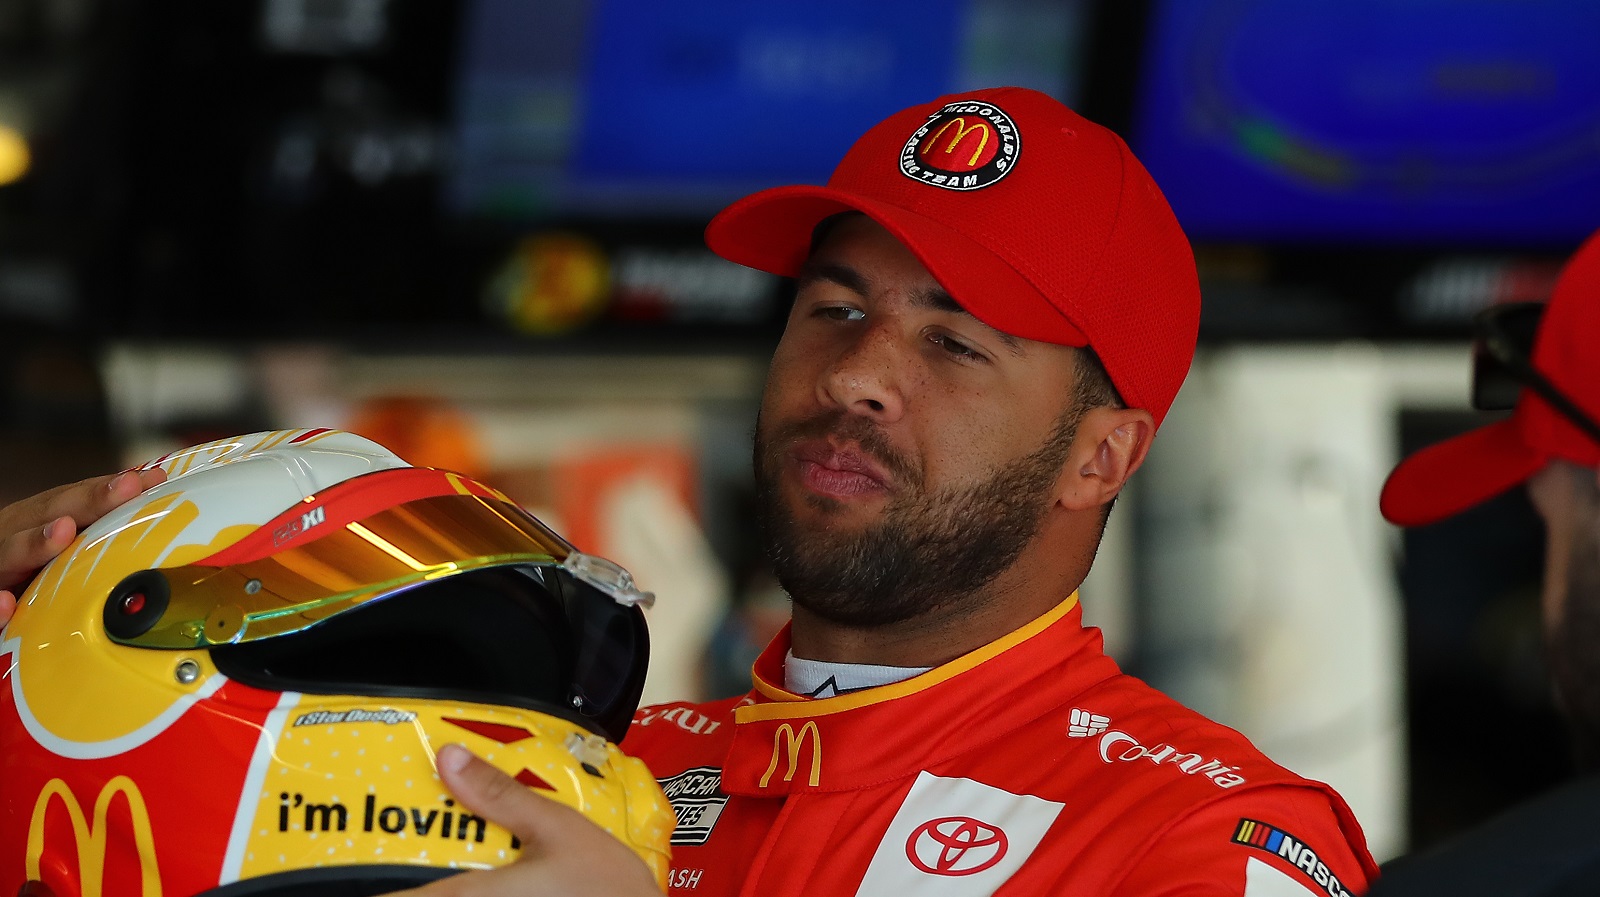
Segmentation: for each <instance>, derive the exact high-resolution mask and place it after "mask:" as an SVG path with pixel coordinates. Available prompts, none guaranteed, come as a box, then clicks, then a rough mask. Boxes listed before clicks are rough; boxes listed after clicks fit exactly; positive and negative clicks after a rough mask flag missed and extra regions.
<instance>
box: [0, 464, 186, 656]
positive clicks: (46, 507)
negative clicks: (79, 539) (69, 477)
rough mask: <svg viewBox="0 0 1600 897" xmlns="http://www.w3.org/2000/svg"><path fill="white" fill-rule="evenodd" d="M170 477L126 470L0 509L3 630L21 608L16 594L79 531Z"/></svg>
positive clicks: (151, 471) (158, 471)
mask: <svg viewBox="0 0 1600 897" xmlns="http://www.w3.org/2000/svg"><path fill="white" fill-rule="evenodd" d="M166 478H167V472H166V471H164V470H162V469H161V468H159V467H155V468H149V469H145V470H130V471H123V472H122V473H117V474H107V475H105V476H98V477H90V478H88V479H84V480H80V481H78V482H76V483H70V484H68V485H65V486H57V487H56V488H54V489H51V490H49V491H47V492H41V493H39V494H38V495H35V496H32V497H30V498H25V499H23V500H21V501H18V502H14V503H12V504H9V505H6V506H5V507H3V508H0V626H3V625H5V623H6V621H7V620H10V619H11V613H12V610H13V609H14V608H15V607H16V594H15V592H14V591H13V590H15V589H19V588H20V587H22V586H23V585H25V584H26V583H27V581H28V580H29V578H31V577H32V576H33V574H35V573H37V572H38V571H39V568H40V567H43V566H44V565H45V564H48V563H49V562H50V560H51V558H54V557H55V556H56V555H58V554H60V553H61V552H62V551H63V550H64V549H65V548H66V547H67V546H68V545H70V544H71V543H72V538H73V537H74V536H76V535H77V534H78V531H79V530H81V529H82V528H83V527H85V526H88V525H89V524H90V523H93V522H94V521H96V520H98V519H100V518H101V517H102V516H104V515H105V514H106V513H108V512H110V511H111V510H112V509H114V508H116V507H117V506H118V505H121V504H122V503H123V502H125V501H128V500H129V499H131V498H133V497H134V496H135V495H138V494H139V493H140V492H142V491H144V490H145V489H149V488H151V487H153V486H157V485H160V484H161V483H162V482H163V481H164V480H165V479H166Z"/></svg>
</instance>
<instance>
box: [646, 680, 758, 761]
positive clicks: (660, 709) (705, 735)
mask: <svg viewBox="0 0 1600 897" xmlns="http://www.w3.org/2000/svg"><path fill="white" fill-rule="evenodd" d="M749 702H750V699H749V698H747V697H744V696H738V697H731V698H720V699H718V700H714V701H669V702H666V703H661V704H649V705H646V706H644V707H640V708H639V710H638V712H636V713H634V715H633V724H632V725H631V726H629V728H628V735H627V737H626V738H625V739H623V742H622V745H621V747H622V749H623V751H624V752H626V753H629V754H632V755H634V756H639V757H644V758H645V760H646V762H648V761H649V759H650V756H651V755H657V754H659V753H660V752H662V751H665V750H678V749H689V750H693V749H694V748H695V747H696V746H699V745H711V744H721V743H723V739H725V738H726V737H727V736H728V735H730V734H731V733H732V729H733V711H734V709H735V708H737V707H739V706H741V705H743V704H747V703H749Z"/></svg>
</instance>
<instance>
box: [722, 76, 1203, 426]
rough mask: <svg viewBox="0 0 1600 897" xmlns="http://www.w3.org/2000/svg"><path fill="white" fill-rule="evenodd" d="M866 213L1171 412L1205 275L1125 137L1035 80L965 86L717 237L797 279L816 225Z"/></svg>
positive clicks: (1136, 394) (749, 259)
mask: <svg viewBox="0 0 1600 897" xmlns="http://www.w3.org/2000/svg"><path fill="white" fill-rule="evenodd" d="M851 210H854V211H858V212H862V213H864V214H865V215H867V216H868V217H870V218H872V219H873V220H874V221H876V222H878V223H879V224H880V225H882V226H883V227H884V228H886V229H887V230H888V231H889V232H890V233H892V234H894V236H895V237H896V238H897V239H898V240H900V242H901V243H903V244H905V245H906V247H907V248H909V249H910V250H911V252H912V253H913V254H915V255H916V257H917V259H918V260H919V261H920V262H921V263H922V264H923V266H924V267H926V268H927V269H928V271H929V272H931V273H932V274H933V276H934V278H935V279H936V280H938V281H939V283H940V284H941V285H942V286H943V287H944V288H945V289H946V290H947V291H948V292H949V293H950V296H951V298H953V299H955V300H956V302H958V303H960V304H961V306H962V307H963V308H965V309H966V310H967V311H968V312H970V313H972V315H973V316H974V317H976V318H978V319H979V320H981V321H983V322H984V323H986V324H988V325H989V326H991V327H993V328H995V329H996V330H999V331H1002V332H1004V333H1008V334H1011V335H1012V336H1018V337H1022V338H1025V339H1032V340H1038V341H1041V342H1048V343H1058V344H1062V345H1069V346H1085V345H1087V346H1089V347H1091V348H1092V349H1093V350H1094V351H1095V353H1096V354H1097V355H1098V356H1099V358H1100V361H1101V363H1102V364H1103V365H1104V366H1105V369H1106V372H1107V373H1108V374H1109V375H1110V376H1111V382H1112V383H1113V384H1115V386H1116V387H1117V391H1118V392H1119V393H1121V395H1122V398H1123V401H1124V402H1126V403H1127V405H1128V406H1129V407H1134V408H1143V409H1145V410H1146V411H1149V412H1150V414H1151V415H1152V416H1153V417H1154V418H1155V421H1156V423H1157V425H1159V424H1160V422H1161V419H1162V418H1163V417H1164V416H1165V415H1166V412H1167V408H1168V407H1169V406H1170V405H1171V404H1172V400H1173V397H1174V396H1176V395H1177V392H1178V388H1179V387H1180V386H1182V385H1183V379H1184V377H1185V375H1187V373H1188V370H1189V364H1190V362H1191V361H1192V360H1193V357H1194V348H1195V339H1196V335H1197V333H1198V329H1199V321H1200V285H1199V279H1198V277H1197V276H1196V273H1195V265H1194V254H1193V251H1192V250H1191V249H1190V246H1189V241H1188V238H1187V237H1185V236H1184V233H1183V231H1182V229H1181V228H1179V226H1178V221H1177V219H1176V218H1175V217H1174V216H1173V214H1172V210H1171V208H1170V207H1169V206H1168V205H1167V201H1166V198H1165V197H1164V196H1163V195H1162V194H1161V191H1160V190H1159V189H1158V188H1157V187H1156V184H1155V181H1153V180H1152V179H1151V178H1150V175H1149V173H1148V172H1146V171H1145V169H1144V166H1143V165H1141V164H1140V163H1139V161H1138V160H1137V159H1135V158H1134V156H1133V153H1132V152H1131V151H1130V150H1129V149H1128V146H1127V144H1125V143H1124V142H1123V141H1122V139H1121V138H1119V137H1118V136H1117V135H1116V134H1114V133H1112V132H1111V131H1109V130H1107V129H1106V128H1104V127H1102V126H1100V125H1097V124H1095V123H1093V122H1091V121H1089V120H1087V119H1085V118H1083V117H1082V116H1080V115H1078V114H1077V113H1075V112H1073V111H1072V110H1071V109H1068V108H1067V107H1066V106H1064V105H1062V104H1061V103H1060V102H1059V101H1057V100H1055V99H1054V98H1052V97H1050V96H1049V95H1047V94H1044V93H1040V92H1038V91H1035V90H1028V89H1025V88H1019V87H1001V88H994V89H988V90H975V91H970V92H967V93H959V94H950V95H948V96H943V97H940V98H938V99H936V100H934V101H932V102H930V103H925V104H922V105H919V106H913V107H911V108H908V109H904V110H901V111H900V112H897V113H895V114H894V115H891V116H889V117H888V118H887V119H884V120H883V121H882V122H880V123H878V124H877V125H875V126H874V127H873V128H872V129H871V130H869V131H867V133H866V134H865V135H863V136H862V137H861V139H860V140H858V141H856V143H855V145H854V146H852V147H851V148H850V150H849V152H848V153H846V154H845V157H844V159H843V160H842V161H841V162H840V163H839V166H838V168H836V169H835V170H834V172H833V176H832V177H831V178H829V180H828V183H827V185H826V186H812V185H802V186H790V187H776V188H773V189H771V190H764V191H761V192H759V193H755V194H753V195H751V196H747V197H745V198H744V199H742V200H739V201H738V202H735V203H733V204H732V205H730V206H729V207H728V208H726V209H724V210H723V211H722V212H721V213H720V214H719V215H717V217H716V218H715V219H713V220H712V222H711V223H710V225H709V226H708V227H707V229H706V243H707V245H708V246H710V247H711V249H712V251H714V252H716V253H717V254H718V255H721V256H722V257H723V258H726V259H728V260H730V261H734V262H738V263H739V264H742V265H747V266H749V267H752V268H757V269H760V270H762V271H767V272H769V273H772V274H778V275H781V276H785V277H793V276H795V275H796V274H797V273H799V270H800V267H801V265H802V264H803V263H804V262H805V260H806V257H807V255H808V254H809V252H810V249H811V238H812V233H813V231H814V229H815V228H816V226H817V225H818V224H819V223H820V222H821V221H822V220H823V219H825V218H827V217H828V216H830V215H834V214H837V213H839V212H844V211H851Z"/></svg>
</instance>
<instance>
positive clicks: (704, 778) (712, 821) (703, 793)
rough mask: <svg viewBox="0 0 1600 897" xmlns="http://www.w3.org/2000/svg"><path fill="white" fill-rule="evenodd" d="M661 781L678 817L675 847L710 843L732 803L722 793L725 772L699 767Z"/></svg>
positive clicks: (673, 840)
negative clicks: (727, 807)
mask: <svg viewBox="0 0 1600 897" xmlns="http://www.w3.org/2000/svg"><path fill="white" fill-rule="evenodd" d="M658 781H659V782H660V783H661V790H662V791H664V792H666V795H667V800H669V801H672V811H673V812H674V813H676V814H677V816H678V827H677V828H676V829H674V830H673V832H672V843H673V844H704V843H706V839H707V838H709V837H711V827H712V826H714V825H716V824H717V818H718V817H719V816H721V815H722V808H723V807H724V806H726V805H727V803H728V795H727V794H725V793H723V791H722V770H720V769H718V768H716V767H714V766H696V767H695V768H693V769H686V770H684V771H683V772H680V773H678V774H677V775H675V776H670V777H668V778H665V779H659V780H658Z"/></svg>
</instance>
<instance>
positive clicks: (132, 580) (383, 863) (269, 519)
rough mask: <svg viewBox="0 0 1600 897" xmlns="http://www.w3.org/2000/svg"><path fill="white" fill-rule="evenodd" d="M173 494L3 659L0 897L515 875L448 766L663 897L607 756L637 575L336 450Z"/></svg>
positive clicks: (664, 810)
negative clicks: (616, 863)
mask: <svg viewBox="0 0 1600 897" xmlns="http://www.w3.org/2000/svg"><path fill="white" fill-rule="evenodd" d="M157 466H159V467H161V468H163V469H165V470H166V471H167V473H168V477H169V479H168V480H167V481H166V482H165V483H164V484H162V485H160V486H156V487H153V488H151V489H148V490H146V491H145V492H144V493H142V494H141V495H139V496H138V497H136V498H135V499H133V500H132V501H130V502H128V503H127V504H125V505H123V506H121V507H120V508H118V509H116V510H115V511H113V512H112V513H110V514H108V515H106V516H105V517H103V518H102V519H100V520H98V521H96V522H95V523H94V524H92V525H91V526H89V527H87V528H85V530H84V531H83V532H82V533H81V534H80V535H79V537H78V538H77V540H76V541H74V542H73V544H72V545H71V546H70V547H69V548H68V549H67V550H66V551H64V552H63V553H62V554H61V555H60V556H59V557H57V558H56V559H55V560H54V561H53V562H52V563H51V564H50V565H49V566H47V567H45V568H44V570H42V571H41V572H40V574H39V575H38V576H37V577H36V578H35V579H34V581H33V582H32V583H31V584H30V586H29V587H28V589H27V590H26V591H25V592H24V593H23V594H22V596H21V598H20V599H19V602H18V607H17V611H16V614H15V616H14V617H13V618H12V619H11V621H10V622H9V624H8V625H7V626H6V627H5V629H4V631H3V633H0V654H3V655H9V656H0V670H4V672H3V673H0V756H3V757H4V758H5V772H4V775H0V893H5V894H30V895H59V897H66V895H80V894H81V895H83V897H101V895H124V894H126V895H133V894H138V895H140V897H156V895H162V897H185V895H202V894H203V895H210V897H238V895H271V894H278V893H291V892H292V893H293V894H296V895H321V894H328V895H333V894H338V895H363V894H377V893H384V892H387V891H393V890H399V889H401V888H406V887H411V886H414V885H418V884H422V883H425V882H428V881H432V880H435V879H437V878H442V877H444V876H446V875H451V874H455V873H456V872H459V871H461V870H464V869H473V868H489V867H494V866H498V865H502V864H504V863H507V862H509V861H511V860H513V859H514V858H515V857H516V856H517V854H518V851H519V848H520V846H521V845H520V844H519V843H518V842H517V840H516V839H515V838H514V837H513V836H512V834H511V833H510V832H508V831H506V830H504V829H502V828H500V827H498V826H496V825H493V824H491V823H489V822H488V821H486V820H484V819H483V818H481V817H478V816H475V815H474V814H472V813H471V812H470V811H468V810H467V809H466V808H464V807H462V806H460V805H458V804H456V802H455V801H454V800H453V799H452V798H451V796H450V794H449V793H448V792H447V791H446V789H445V788H444V786H443V784H442V783H441V781H440V779H439V778H438V775H437V773H436V770H435V767H434V751H435V749H436V748H437V747H438V746H439V745H441V744H444V743H447V742H451V741H456V742H460V743H462V744H464V745H466V746H467V747H468V748H470V749H472V750H473V751H474V752H475V753H477V754H478V755H479V756H482V757H484V758H486V759H487V760H488V761H489V762H490V763H492V764H494V765H495V766H497V767H498V768H500V769H501V770H504V771H505V772H506V773H508V774H509V775H511V776H513V777H515V778H516V779H517V780H518V781H520V782H522V783H523V784H525V785H526V786H528V787H529V788H532V789H534V790H536V791H537V792H538V793H540V794H543V795H546V796H548V797H550V798H552V799H555V800H557V801H560V802H562V803H565V804H568V805H570V806H572V807H574V808H576V809H577V810H578V811H580V812H581V813H583V814H584V815H585V816H587V817H588V818H589V819H591V820H593V821H594V822H596V823H598V824H599V825H600V826H602V827H603V828H605V829H607V830H608V831H610V832H611V833H612V834H614V835H615V836H616V837H618V838H619V839H621V840H622V841H623V842H624V843H626V844H627V845H629V846H630V847H631V848H632V849H633V850H634V851H635V852H636V853H637V854H638V855H639V856H640V857H641V858H643V859H644V861H645V862H646V863H647V864H648V865H649V866H650V867H651V869H652V870H653V871H654V873H655V875H656V878H657V881H658V883H659V884H661V885H662V886H663V889H664V888H665V881H666V873H667V864H668V852H669V847H668V839H669V838H670V836H671V832H672V827H673V823H674V817H673V813H672V809H671V806H670V804H668V803H667V801H666V799H665V797H664V796H663V795H662V793H661V790H660V788H659V787H658V786H657V784H656V782H655V780H654V779H653V778H652V777H651V775H650V773H649V771H648V770H647V769H646V768H645V766H644V764H643V763H642V762H640V761H639V760H637V759H635V758H633V757H629V756H627V755H625V754H623V753H622V752H621V751H620V750H619V749H618V748H617V747H616V742H618V741H620V740H621V738H622V736H623V733H624V732H625V731H626V729H627V727H628V724H629V720H630V719H631V717H632V714H633V711H634V709H635V707H636V705H637V704H638V701H639V697H640V693H641V691H642V688H643V682H644V673H645V662H646V655H647V648H648V645H647V634H646V629H645V620H644V614H643V611H642V607H643V606H646V605H647V604H648V603H649V601H650V600H652V599H651V596H650V595H649V593H646V592H641V591H639V590H638V589H637V588H636V587H635V585H634V583H633V581H632V579H631V577H630V576H629V575H628V574H627V572H626V571H624V570H622V569H621V568H620V567H618V566H616V565H615V564H612V563H609V562H607V561H605V560H603V559H600V558H596V557H592V556H589V555H585V554H583V553H582V552H579V551H577V550H576V549H575V548H574V547H573V546H572V545H570V544H568V543H567V542H566V541H565V540H564V539H562V538H561V537H560V536H559V535H557V534H556V533H554V532H552V531H551V530H550V529H548V528H547V527H545V526H544V525H543V524H541V523H540V522H539V521H538V520H537V519H535V518H534V517H533V516H531V515H530V514H529V513H527V512H526V511H525V510H524V509H522V508H521V507H519V506H518V505H517V504H516V503H515V502H513V501H511V500H510V499H508V498H507V497H506V496H505V495H503V494H501V493H500V492H498V491H496V490H495V489H493V488H490V487H488V486H486V485H484V484H482V483H480V482H478V481H476V480H473V479H471V478H469V477H467V476H465V475H462V474H459V473H455V472H451V471H447V470H441V469H436V468H426V467H414V466H411V465H409V464H407V463H406V462H404V461H402V460H401V459H400V458H398V457H396V456H395V455H394V454H393V453H392V452H390V451H388V450H387V449H385V448H384V447H382V446H381V445H378V444H377V443H374V442H372V441H370V440H368V439H365V438H363V437H361V436H358V435H355V434H353V433H349V432H344V431H338V430H327V429H314V430H275V431H268V432H259V433H253V434H249V435H244V436H239V437H236V438H230V439H222V440H217V441H214V442H208V443H205V444H203V445H196V446H193V447H191V448H188V449H184V450H182V451H179V452H175V453H173V454H170V455H167V456H165V457H163V458H160V459H158V460H156V461H152V462H150V463H149V464H147V465H145V467H146V468H150V467H157Z"/></svg>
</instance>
